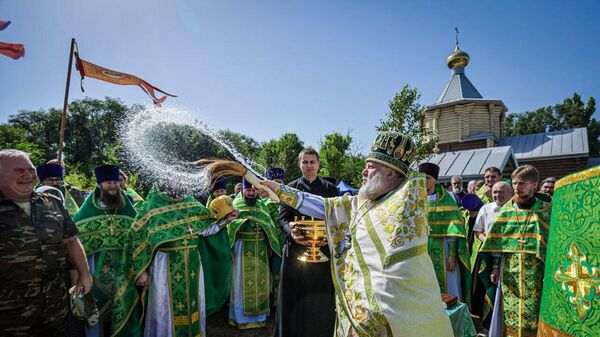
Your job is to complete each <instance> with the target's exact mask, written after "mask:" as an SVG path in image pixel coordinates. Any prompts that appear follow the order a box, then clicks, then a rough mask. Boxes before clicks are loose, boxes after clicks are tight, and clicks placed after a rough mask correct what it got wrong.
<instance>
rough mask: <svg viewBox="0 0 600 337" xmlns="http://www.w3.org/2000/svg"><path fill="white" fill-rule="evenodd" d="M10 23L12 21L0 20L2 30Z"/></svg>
mask: <svg viewBox="0 0 600 337" xmlns="http://www.w3.org/2000/svg"><path fill="white" fill-rule="evenodd" d="M8 25H10V21H2V20H0V30H4V29H5V28H6V27H8Z"/></svg>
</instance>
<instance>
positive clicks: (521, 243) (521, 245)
mask: <svg viewBox="0 0 600 337" xmlns="http://www.w3.org/2000/svg"><path fill="white" fill-rule="evenodd" d="M517 242H518V243H519V249H521V250H523V245H524V244H526V243H527V240H525V239H523V238H522V237H521V238H520V239H519V240H517Z"/></svg>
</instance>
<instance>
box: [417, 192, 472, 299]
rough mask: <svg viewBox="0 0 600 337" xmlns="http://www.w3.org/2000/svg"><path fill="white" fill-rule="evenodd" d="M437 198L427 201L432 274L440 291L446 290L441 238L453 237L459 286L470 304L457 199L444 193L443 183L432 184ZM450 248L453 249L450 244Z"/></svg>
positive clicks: (467, 257) (466, 255)
mask: <svg viewBox="0 0 600 337" xmlns="http://www.w3.org/2000/svg"><path fill="white" fill-rule="evenodd" d="M435 193H436V194H437V199H436V200H435V201H428V203H427V220H428V222H429V227H430V229H431V231H430V232H429V242H428V246H429V247H428V251H429V256H430V257H431V260H432V262H433V266H434V269H435V274H436V276H437V278H438V282H439V284H440V290H441V291H442V293H447V292H448V289H447V287H446V250H445V248H444V238H450V237H453V238H456V240H457V242H456V245H457V248H456V249H457V251H458V255H457V257H458V260H459V266H458V267H459V268H460V281H461V288H462V292H463V296H464V300H465V302H466V303H470V293H471V291H470V289H471V267H470V265H471V262H470V253H469V247H468V243H467V227H466V225H465V221H464V217H463V215H462V214H461V213H460V210H459V209H458V206H457V205H456V201H455V200H454V198H452V196H451V195H450V194H449V193H447V192H446V191H445V190H444V188H443V187H442V185H440V184H436V185H435ZM450 249H454V248H452V247H450Z"/></svg>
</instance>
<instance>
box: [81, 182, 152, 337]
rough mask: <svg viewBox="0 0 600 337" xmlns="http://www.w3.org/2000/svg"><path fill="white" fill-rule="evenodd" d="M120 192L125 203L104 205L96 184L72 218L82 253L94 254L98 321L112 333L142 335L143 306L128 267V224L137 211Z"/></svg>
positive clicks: (129, 251) (129, 238) (129, 243)
mask: <svg viewBox="0 0 600 337" xmlns="http://www.w3.org/2000/svg"><path fill="white" fill-rule="evenodd" d="M121 196H122V197H123V200H124V202H125V205H124V206H122V207H120V208H118V209H116V210H115V209H103V208H101V207H100V200H99V199H100V190H99V189H98V188H96V189H95V190H94V191H93V192H92V193H91V194H90V195H89V196H88V197H87V198H86V200H85V202H84V203H83V205H81V208H80V209H79V212H77V214H75V216H74V217H73V221H74V222H75V224H76V225H77V228H78V229H79V235H78V236H79V240H81V243H82V245H83V248H84V249H85V253H86V254H87V256H92V255H95V258H94V264H95V271H94V273H93V275H92V277H93V279H94V286H93V288H92V294H93V295H94V297H95V298H96V300H97V301H98V303H97V305H98V309H99V311H100V323H106V324H107V323H110V335H111V336H141V333H142V321H141V319H142V311H143V310H142V307H141V302H140V301H139V294H138V291H137V290H136V288H135V284H134V279H133V276H134V275H133V274H132V269H131V257H132V251H133V250H132V237H131V234H132V230H131V225H132V223H133V220H134V218H135V215H136V212H135V209H134V208H133V205H132V204H131V202H130V201H129V199H128V198H127V197H126V196H125V195H124V194H123V193H121ZM105 337H106V336H105Z"/></svg>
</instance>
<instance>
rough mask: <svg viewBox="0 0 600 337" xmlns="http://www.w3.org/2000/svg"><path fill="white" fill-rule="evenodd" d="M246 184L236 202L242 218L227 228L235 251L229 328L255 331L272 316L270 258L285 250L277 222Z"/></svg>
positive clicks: (243, 182)
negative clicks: (280, 239) (282, 249)
mask: <svg viewBox="0 0 600 337" xmlns="http://www.w3.org/2000/svg"><path fill="white" fill-rule="evenodd" d="M242 184H243V191H242V193H240V194H238V195H237V196H236V198H235V199H234V200H233V206H234V207H235V208H237V209H238V210H239V211H240V213H239V217H238V219H236V220H234V221H233V222H232V223H231V224H230V225H229V226H228V227H227V231H228V233H229V244H230V246H231V248H232V250H233V278H232V286H231V296H230V304H229V324H231V325H233V326H236V327H237V328H238V329H251V328H259V327H263V326H265V325H266V321H267V317H268V316H269V314H270V312H271V306H270V301H269V300H270V295H271V284H272V280H271V271H270V267H269V257H270V256H271V255H272V254H276V255H278V254H281V253H280V252H281V247H280V243H279V236H278V233H277V231H278V230H279V229H278V227H277V225H276V222H275V219H273V218H272V216H271V214H270V213H269V211H268V209H267V207H266V206H265V204H264V202H263V201H262V200H261V199H260V197H259V196H258V194H257V192H256V190H255V189H254V187H253V186H252V185H251V184H250V183H249V182H247V181H246V180H243V181H242Z"/></svg>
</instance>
